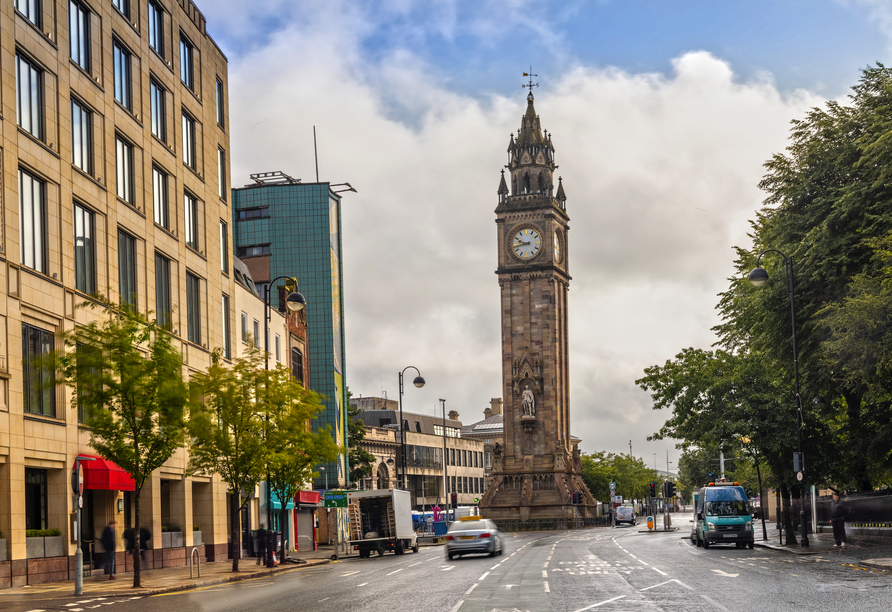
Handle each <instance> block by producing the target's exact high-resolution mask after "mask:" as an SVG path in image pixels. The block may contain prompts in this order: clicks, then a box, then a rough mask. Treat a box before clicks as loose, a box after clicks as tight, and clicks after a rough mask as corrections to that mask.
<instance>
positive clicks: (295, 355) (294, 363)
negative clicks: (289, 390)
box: [291, 348, 304, 384]
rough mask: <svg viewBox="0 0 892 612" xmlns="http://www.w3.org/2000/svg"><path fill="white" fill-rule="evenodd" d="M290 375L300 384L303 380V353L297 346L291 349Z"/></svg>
mask: <svg viewBox="0 0 892 612" xmlns="http://www.w3.org/2000/svg"><path fill="white" fill-rule="evenodd" d="M291 375H292V376H294V378H296V379H297V380H299V381H300V383H301V384H303V382H304V354H303V353H302V352H301V351H300V349H299V348H293V349H291Z"/></svg>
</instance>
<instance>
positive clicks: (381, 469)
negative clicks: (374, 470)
mask: <svg viewBox="0 0 892 612" xmlns="http://www.w3.org/2000/svg"><path fill="white" fill-rule="evenodd" d="M377 488H378V489H389V488H390V470H388V469H387V464H386V463H384V462H383V461H382V462H381V463H379V464H378V482H377Z"/></svg>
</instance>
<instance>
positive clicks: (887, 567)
mask: <svg viewBox="0 0 892 612" xmlns="http://www.w3.org/2000/svg"><path fill="white" fill-rule="evenodd" d="M855 565H860V566H862V567H867V568H870V569H872V570H875V571H878V572H884V573H887V574H888V573H889V572H892V563H872V562H871V561H870V560H868V561H857V562H856V563H855Z"/></svg>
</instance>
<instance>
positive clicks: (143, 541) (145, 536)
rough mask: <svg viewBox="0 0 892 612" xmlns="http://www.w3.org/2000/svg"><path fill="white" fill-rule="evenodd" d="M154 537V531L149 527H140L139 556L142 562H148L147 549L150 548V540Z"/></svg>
mask: <svg viewBox="0 0 892 612" xmlns="http://www.w3.org/2000/svg"><path fill="white" fill-rule="evenodd" d="M151 539H152V532H151V531H149V528H148V527H140V528H139V558H140V559H142V562H143V563H145V562H146V550H147V549H148V548H149V540H151ZM147 569H148V568H147Z"/></svg>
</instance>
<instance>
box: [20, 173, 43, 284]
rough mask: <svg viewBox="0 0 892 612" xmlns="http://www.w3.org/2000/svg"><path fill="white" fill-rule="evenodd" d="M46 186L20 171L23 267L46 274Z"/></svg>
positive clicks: (21, 252)
mask: <svg viewBox="0 0 892 612" xmlns="http://www.w3.org/2000/svg"><path fill="white" fill-rule="evenodd" d="M45 191H46V184H45V183H44V182H43V181H41V180H40V179H38V178H37V177H35V176H33V175H32V174H30V173H28V172H26V171H24V170H19V235H20V236H21V239H20V240H19V244H20V247H19V248H20V255H21V258H22V265H23V266H27V267H29V268H31V269H33V270H37V271H38V272H43V273H46V204H45V202H46V193H45Z"/></svg>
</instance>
